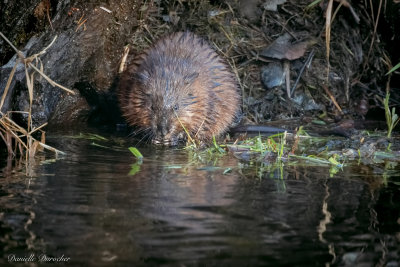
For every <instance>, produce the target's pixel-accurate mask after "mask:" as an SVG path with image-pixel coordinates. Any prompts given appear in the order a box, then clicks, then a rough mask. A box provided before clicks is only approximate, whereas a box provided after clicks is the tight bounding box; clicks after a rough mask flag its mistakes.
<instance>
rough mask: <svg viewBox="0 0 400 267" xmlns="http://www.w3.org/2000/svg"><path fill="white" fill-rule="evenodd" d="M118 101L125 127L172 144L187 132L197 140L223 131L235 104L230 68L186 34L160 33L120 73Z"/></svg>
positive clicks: (235, 109) (237, 96)
mask: <svg viewBox="0 0 400 267" xmlns="http://www.w3.org/2000/svg"><path fill="white" fill-rule="evenodd" d="M118 99H119V103H120V107H121V110H122V113H123V115H124V117H125V118H126V120H127V122H128V123H129V124H130V125H132V126H135V127H139V129H140V130H142V131H143V132H144V133H145V134H147V137H148V138H150V139H151V140H152V141H153V142H154V143H162V144H171V145H175V144H177V143H178V142H179V141H181V140H186V139H187V134H190V136H191V138H193V139H198V140H200V141H208V140H210V139H211V138H212V137H213V136H218V135H220V134H222V133H223V132H225V131H226V129H227V128H228V127H229V125H230V124H231V123H232V122H233V121H234V119H235V116H236V115H237V113H238V110H239V105H240V94H239V91H238V86H237V83H236V80H235V77H234V75H233V74H232V72H231V71H230V70H229V69H228V67H227V65H226V64H225V62H224V61H223V60H222V58H221V57H219V56H218V54H217V53H216V52H215V51H214V50H213V49H212V48H211V47H210V46H209V45H208V44H207V43H206V42H205V41H204V40H202V39H201V38H199V37H197V36H196V35H194V34H193V33H190V32H178V33H174V34H172V35H169V36H167V37H164V38H162V39H161V40H159V41H158V42H156V43H155V44H154V46H153V47H151V48H149V49H147V50H146V51H144V52H143V53H142V54H140V55H139V56H137V57H136V58H135V60H134V61H133V63H132V64H130V65H129V66H128V68H127V69H126V70H125V71H124V73H123V74H122V76H121V80H120V84H119V92H118ZM186 132H187V133H186Z"/></svg>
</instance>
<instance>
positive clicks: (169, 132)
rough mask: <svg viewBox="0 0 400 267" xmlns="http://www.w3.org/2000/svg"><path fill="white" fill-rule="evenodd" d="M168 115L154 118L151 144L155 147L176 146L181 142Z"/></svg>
mask: <svg viewBox="0 0 400 267" xmlns="http://www.w3.org/2000/svg"><path fill="white" fill-rule="evenodd" d="M168 118H169V116H168V115H164V116H160V117H159V118H157V116H155V118H154V121H153V123H152V131H153V138H152V143H153V144H156V145H168V146H176V145H178V144H179V142H180V141H183V140H182V138H181V135H179V134H177V132H176V131H177V130H176V129H175V126H174V124H173V123H171V121H170V120H169V119H168Z"/></svg>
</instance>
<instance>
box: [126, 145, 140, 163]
mask: <svg viewBox="0 0 400 267" xmlns="http://www.w3.org/2000/svg"><path fill="white" fill-rule="evenodd" d="M128 149H129V151H130V152H131V153H132V154H133V155H134V156H135V157H136V158H137V159H138V160H143V155H142V153H140V151H139V150H138V149H137V148H136V147H129V148H128Z"/></svg>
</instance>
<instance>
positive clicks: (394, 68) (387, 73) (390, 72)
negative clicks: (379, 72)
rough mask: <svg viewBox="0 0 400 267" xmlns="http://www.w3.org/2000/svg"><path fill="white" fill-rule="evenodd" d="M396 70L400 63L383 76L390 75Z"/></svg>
mask: <svg viewBox="0 0 400 267" xmlns="http://www.w3.org/2000/svg"><path fill="white" fill-rule="evenodd" d="M398 68H400V62H399V63H397V65H396V66H394V67H393V68H392V69H391V70H389V72H388V73H386V74H385V75H389V74H390V73H392V72H393V71H395V70H397V69H398Z"/></svg>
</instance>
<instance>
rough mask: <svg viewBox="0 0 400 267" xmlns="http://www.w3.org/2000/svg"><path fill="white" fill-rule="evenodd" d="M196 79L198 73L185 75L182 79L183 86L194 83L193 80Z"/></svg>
mask: <svg viewBox="0 0 400 267" xmlns="http://www.w3.org/2000/svg"><path fill="white" fill-rule="evenodd" d="M197 77H199V73H198V72H194V73H192V74H188V75H186V76H185V77H184V81H185V84H192V83H193V82H194V80H196V79H197Z"/></svg>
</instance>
